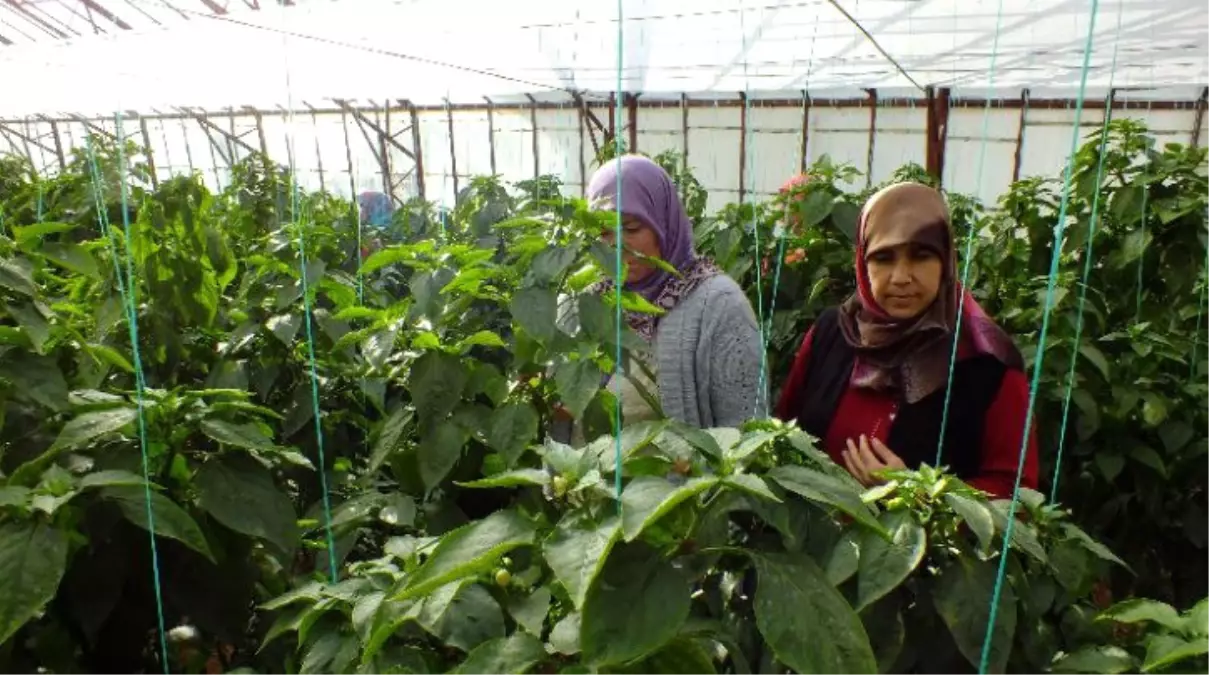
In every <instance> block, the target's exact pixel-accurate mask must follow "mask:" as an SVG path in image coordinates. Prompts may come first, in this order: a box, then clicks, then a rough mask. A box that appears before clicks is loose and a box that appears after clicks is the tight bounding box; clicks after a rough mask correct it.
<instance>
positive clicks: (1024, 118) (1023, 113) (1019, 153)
mask: <svg viewBox="0 0 1209 675" xmlns="http://www.w3.org/2000/svg"><path fill="white" fill-rule="evenodd" d="M1028 96H1029V90H1028V89H1021V90H1020V100H1021V101H1024V105H1022V106H1020V122H1019V126H1018V127H1017V128H1016V153H1015V154H1014V155H1013V156H1012V182H1013V183H1015V182H1016V181H1018V180H1020V164H1021V162H1023V161H1024V128H1025V127H1026V126H1028Z"/></svg>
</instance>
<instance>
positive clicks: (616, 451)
mask: <svg viewBox="0 0 1209 675" xmlns="http://www.w3.org/2000/svg"><path fill="white" fill-rule="evenodd" d="M624 4H625V0H617V95H616V96H614V97H613V101H614V102H613V105H614V117H615V118H616V119H621V114H622V110H621V99H622V90H621V69H622V67H623V66H624V65H625V53H624V51H623V47H624V46H625V13H624V11H623V5H624ZM613 144H614V147H615V148H616V150H617V156H618V157H621V154H622V152H623V151H624V150H625V148H623V147H622V143H621V134H618V133H614V135H613ZM614 206H615V210H616V212H617V213H616V219H615V220H616V223H615V225H616V230H615V231H614V234H613V244H614V245H615V247H616V249H617V250H616V264H615V266H614V272H615V275H616V276H614V277H613V278H614V282H613V291H614V296H615V299H616V300H617V306H616V307H615V308H614V317H613V318H614V321H615V322H616V324H617V336H616V337H617V339H616V340H615V341H614V342H613V345H614V348H613V386H614V387H615V389H616V391H617V400H616V401H615V402H614V403H615V404H614V406H613V407H614V410H613V429H614V432H613V489H614V490H615V491H616V492H617V515H618V516H620V515H621V424H622V421H621V396H622V392H621V377H622V374H621V351H622V350H621V327H622V320H623V318H622V311H621V285H622V281H623V279H622V278H621V274H622V269H623V265H622V258H621V250H622V247H623V245H622V231H621V164H620V163H619V164H618V165H617V197H616V200H615V202H614Z"/></svg>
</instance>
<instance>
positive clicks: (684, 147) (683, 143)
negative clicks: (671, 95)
mask: <svg viewBox="0 0 1209 675" xmlns="http://www.w3.org/2000/svg"><path fill="white" fill-rule="evenodd" d="M680 157H681V159H682V161H683V162H684V166H685V168H688V96H687V95H686V94H681V95H680Z"/></svg>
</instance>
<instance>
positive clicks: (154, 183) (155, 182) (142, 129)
mask: <svg viewBox="0 0 1209 675" xmlns="http://www.w3.org/2000/svg"><path fill="white" fill-rule="evenodd" d="M139 133H141V134H142V136H143V147H144V148H145V149H146V150H147V168H148V169H150V170H151V187H153V188H156V189H159V186H160V177H159V173H158V172H157V171H156V170H155V153H153V152H152V151H151V134H150V133H149V132H148V131H147V118H146V117H140V118H139Z"/></svg>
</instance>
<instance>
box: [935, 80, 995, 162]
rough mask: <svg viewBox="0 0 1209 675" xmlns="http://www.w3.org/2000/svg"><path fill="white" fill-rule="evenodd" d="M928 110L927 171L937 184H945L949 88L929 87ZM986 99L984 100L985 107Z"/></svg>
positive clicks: (949, 105) (949, 102) (949, 103)
mask: <svg viewBox="0 0 1209 675" xmlns="http://www.w3.org/2000/svg"><path fill="white" fill-rule="evenodd" d="M927 105H928V111H927V123H926V128H925V138H926V141H925V142H926V143H927V145H926V146H925V150H924V157H925V159H924V162H925V169H926V170H927V172H928V173H929V174H930V175H931V176H932V177H934V178H935V179H936V181H937V185H941V186H943V185H944V172H945V148H946V146H947V145H948V133H949V110H950V108H951V101H950V96H949V89H947V88H941V89H933V88H931V87H929V88H928V103H927ZM985 105H986V101H985V100H984V101H983V106H984V107H985Z"/></svg>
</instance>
